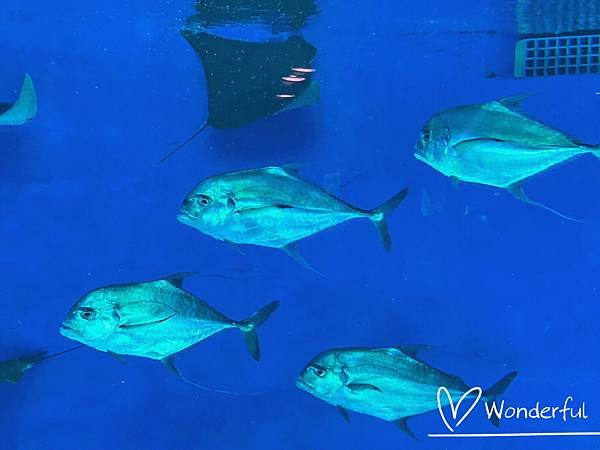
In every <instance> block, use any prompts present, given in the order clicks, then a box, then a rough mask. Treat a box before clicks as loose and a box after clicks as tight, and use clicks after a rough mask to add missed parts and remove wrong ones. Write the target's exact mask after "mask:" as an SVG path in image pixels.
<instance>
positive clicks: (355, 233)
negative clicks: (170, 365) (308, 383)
mask: <svg viewBox="0 0 600 450" xmlns="http://www.w3.org/2000/svg"><path fill="white" fill-rule="evenodd" d="M448 3H452V4H448ZM319 7H320V9H321V13H320V14H319V15H318V16H317V17H316V18H314V19H313V20H312V21H311V22H310V24H309V25H308V27H307V28H306V29H304V30H303V35H304V36H305V37H306V39H307V40H308V41H309V42H311V43H312V44H313V45H315V46H316V47H317V48H318V56H317V59H316V60H315V67H317V68H318V73H317V77H316V78H317V79H318V81H319V82H320V84H321V89H322V96H321V102H320V103H319V104H318V105H316V106H314V107H311V108H305V109H300V110H296V111H291V112H288V113H285V114H281V115H278V116H275V117H272V118H269V119H266V120H263V121H260V122H255V123H252V124H250V125H248V126H246V127H243V128H240V129H237V130H225V131H218V130H210V129H209V130H207V131H206V132H205V133H204V134H203V135H202V136H201V137H199V138H198V139H197V140H196V141H194V143H193V144H190V146H189V148H187V149H186V150H185V151H182V152H181V153H180V154H178V155H177V156H176V157H174V158H173V159H172V160H170V161H168V163H165V164H164V165H161V166H157V165H156V161H157V160H158V159H159V158H160V157H161V156H162V155H163V154H164V153H165V152H166V151H168V150H169V149H171V148H173V146H174V145H175V143H178V142H181V141H182V140H183V139H185V137H187V136H188V135H189V134H191V133H192V132H193V131H194V130H195V129H197V128H198V127H199V126H200V125H201V124H202V123H203V121H204V119H205V117H206V113H207V111H206V106H205V105H206V89H205V80H204V76H203V72H202V69H201V65H200V63H199V61H198V60H197V58H196V55H195V54H194V52H193V51H192V49H191V48H190V47H189V46H188V44H187V43H186V42H185V40H184V39H183V38H182V37H181V36H180V35H179V33H178V28H179V26H180V25H181V24H182V23H183V21H184V20H185V18H186V17H187V16H189V15H191V14H193V13H194V10H193V8H192V7H191V5H190V2H189V1H188V0H185V1H183V0H182V1H174V0H172V1H166V2H147V1H139V0H131V1H125V2H117V1H106V2H94V1H88V2H45V1H41V0H37V1H30V2H22V1H19V0H5V1H3V2H2V6H0V61H2V62H1V64H0V99H1V100H3V101H4V100H10V99H11V98H13V97H14V96H15V95H16V90H17V88H18V86H20V83H21V80H22V77H23V74H24V72H28V73H30V74H31V76H32V78H33V80H34V82H35V83H36V87H37V91H38V96H39V105H40V106H39V114H38V116H37V117H36V118H35V119H34V121H33V122H32V123H30V124H27V125H25V126H22V127H3V128H0V155H1V158H0V177H1V179H2V182H1V183H0V186H1V187H0V211H1V216H0V236H1V237H0V274H2V275H1V278H0V279H1V283H0V299H1V300H0V301H1V305H2V308H1V314H0V329H1V330H2V332H1V333H0V360H2V359H9V358H11V357H16V356H19V355H23V354H26V353H30V352H35V351H37V350H41V349H47V350H49V351H50V352H57V351H60V350H64V349H66V348H68V347H70V346H72V345H73V342H71V341H68V340H67V339H66V338H64V337H62V336H61V335H60V334H59V333H58V327H59V325H60V323H61V322H62V320H63V318H64V316H65V314H66V313H67V311H68V310H69V308H70V307H71V306H72V305H73V303H75V301H76V300H77V299H78V298H79V297H80V296H81V295H82V294H84V293H85V292H87V291H89V290H91V289H94V288H97V287H99V286H103V285H107V284H111V283H117V282H126V281H140V280H146V279H152V278H158V277H161V276H164V275H167V274H169V273H173V272H178V271H197V272H200V273H203V274H213V275H214V274H216V275H223V276H224V277H223V278H218V277H197V278H194V279H190V280H189V282H188V288H189V290H190V291H191V292H193V293H195V294H197V295H198V296H199V297H201V298H203V299H205V300H206V301H207V302H209V303H210V304H211V305H212V306H214V307H215V308H217V309H219V310H220V311H223V312H224V313H226V314H227V315H229V316H230V317H232V318H235V319H241V318H244V317H246V316H248V315H249V314H251V313H252V312H254V311H255V310H256V309H257V308H258V307H260V306H262V305H263V304H266V303H267V302H269V301H271V300H273V299H277V300H279V301H280V302H281V306H280V308H279V310H278V311H277V312H276V313H275V314H274V315H273V317H272V318H271V319H270V320H269V322H268V323H267V324H266V325H265V326H264V327H262V329H261V330H260V336H261V342H262V351H263V358H262V360H261V362H260V363H258V364H257V363H255V362H254V361H253V360H252V359H251V358H250V357H249V356H248V355H247V353H246V350H245V347H244V343H243V340H242V338H241V336H240V333H239V332H237V331H226V332H223V333H221V334H218V335H216V336H214V337H212V338H210V339H207V340H206V341H204V342H202V343H200V344H199V345H197V346H195V347H193V348H191V349H189V350H187V351H185V352H184V353H183V354H182V355H181V356H180V358H179V360H178V364H179V366H180V368H181V370H182V371H183V372H184V373H185V374H186V376H187V377H188V378H190V379H192V380H195V381H197V382H199V383H202V384H205V385H207V386H212V387H215V388H221V389H228V390H236V391H241V392H252V393H258V394H259V395H254V396H228V395H223V394H216V393H207V392H204V391H201V390H197V389H195V388H193V387H192V386H189V385H187V384H185V383H183V382H182V381H180V380H178V379H177V378H176V377H175V376H174V375H173V374H172V373H170V372H168V371H167V370H165V369H164V368H163V367H162V366H161V365H160V364H159V363H157V362H156V361H151V360H148V359H142V358H133V357H129V358H126V361H127V363H126V364H123V363H121V362H119V361H117V360H115V359H113V358H110V357H109V356H107V355H105V354H102V353H100V352H98V351H95V350H93V349H89V348H86V349H81V350H78V351H77V352H74V353H71V354H68V355H65V356H63V357H60V358H56V359H53V360H48V361H45V362H43V363H40V364H39V365H37V366H36V367H34V368H33V369H32V370H31V371H29V372H27V373H26V374H25V376H24V377H23V379H22V380H21V381H20V382H19V383H18V384H15V385H13V384H8V383H3V384H1V385H0V399H1V400H0V401H1V404H0V405H1V407H0V449H2V450H4V449H10V450H13V449H19V450H21V449H23V450H29V449H61V450H66V449H78V450H80V449H109V448H112V449H232V448H238V449H253V448H260V449H344V450H350V449H395V448H415V449H418V448H422V449H429V448H431V449H442V448H445V449H480V448H485V449H487V448H495V449H505V448H516V449H529V448H544V449H553V448H569V449H591V448H596V447H597V446H599V445H600V439H599V438H593V437H580V438H529V439H528V438H520V439H510V440H507V439H468V440H467V439H451V440H444V441H440V440H434V439H431V438H428V437H427V434H428V433H443V432H445V427H444V426H443V424H442V422H441V420H440V417H439V414H438V413H437V412H436V411H433V412H431V413H429V414H426V415H423V416H419V417H415V418H413V419H412V420H411V421H410V426H411V428H412V429H413V430H414V431H415V433H416V434H417V435H418V436H419V437H420V440H419V441H418V442H417V441H413V440H412V439H411V438H409V437H408V436H406V435H405V434H404V433H403V432H402V431H401V430H399V429H398V428H396V427H395V426H394V425H393V424H391V423H386V422H384V421H381V420H378V419H375V418H372V417H368V416H361V415H358V414H351V416H352V424H351V425H348V424H347V423H345V422H344V420H343V419H342V418H341V416H340V415H339V414H338V412H337V411H336V409H335V408H334V407H332V406H330V405H328V404H326V403H323V402H321V401H320V400H318V399H316V398H314V397H312V396H310V395H308V394H307V393H305V392H303V391H300V390H299V389H297V388H296V387H295V384H294V383H295V379H296V376H297V374H298V372H299V371H300V370H301V369H302V368H303V367H304V365H305V364H306V362H307V361H308V360H310V359H311V358H312V357H313V356H314V355H315V354H317V353H319V352H320V351H323V350H325V349H329V348H333V347H345V346H379V347H387V346H394V345H398V344H402V343H426V344H431V345H433V346H434V349H433V350H432V351H430V352H426V353H424V354H422V355H421V357H422V358H423V359H425V360H427V361H428V362H429V363H431V364H432V365H434V366H436V367H439V368H441V369H443V370H445V371H447V372H450V373H452V374H456V375H458V376H461V377H462V378H463V379H464V380H465V381H466V382H467V383H468V384H472V385H481V386H484V387H487V386H489V385H491V384H492V383H494V382H495V381H496V380H497V379H499V378H500V377H501V376H503V375H504V374H505V373H507V372H509V371H511V370H518V371H519V376H518V378H517V379H516V380H515V382H514V383H513V385H512V386H511V387H510V389H509V390H508V391H507V393H506V395H505V397H504V398H505V399H506V400H507V402H509V403H510V404H512V405H522V406H534V405H535V403H536V402H541V404H542V405H550V406H553V405H559V406H562V403H563V401H564V399H565V397H567V396H568V395H571V396H573V397H574V398H575V403H576V404H580V403H581V402H582V401H585V403H586V412H587V414H588V416H589V418H588V419H587V420H570V421H567V422H566V423H565V422H563V421H562V420H561V419H557V420H546V421H541V420H537V421H535V420H534V421H525V420H506V421H504V422H503V423H502V425H501V428H500V429H499V430H496V429H495V428H494V427H493V426H491V425H490V424H489V423H488V422H487V420H486V419H485V417H484V413H483V410H481V409H478V410H477V412H476V413H473V415H472V417H469V419H468V421H465V423H464V424H463V425H461V428H460V430H461V431H464V432H480V433H485V432H496V431H503V432H519V431H598V430H600V395H599V394H598V386H597V384H598V383H597V380H598V372H599V369H600V364H599V363H598V360H597V357H596V355H597V336H598V333H597V322H598V319H599V317H600V307H599V306H598V305H599V304H600V302H599V299H600V284H599V281H598V280H599V278H598V273H599V270H600V237H599V236H598V227H599V225H600V210H599V209H598V194H599V193H600V181H599V180H600V177H599V176H598V174H599V173H600V172H599V171H600V164H599V162H598V161H597V160H596V159H594V158H593V157H584V158H581V159H579V160H577V161H574V162H570V163H569V164H566V165H563V166H561V167H560V168H558V169H555V170H551V171H549V172H547V173H544V174H542V175H540V176H538V177H536V178H535V179H532V180H531V181H529V182H528V183H527V185H526V187H527V190H528V192H529V194H530V196H531V197H533V198H535V199H536V200H540V201H544V202H545V203H548V204H550V205H552V206H553V207H555V208H557V209H559V210H560V211H563V212H566V213H568V214H570V215H572V216H575V217H578V218H580V219H582V220H583V223H582V224H577V223H572V222H567V221H565V220H563V219H560V218H558V217H556V216H553V215H551V214H549V213H548V212H545V211H543V210H541V209H537V208H534V207H532V206H529V205H526V204H524V203H522V202H519V201H517V200H515V199H513V198H512V197H511V196H510V195H509V194H507V193H505V192H499V191H497V190H495V189H492V188H487V187H483V186H477V185H465V184H463V185H460V186H458V187H456V186H453V185H452V183H451V182H450V181H449V180H448V179H446V178H445V177H443V176H442V175H441V174H438V173H437V172H435V171H434V170H432V169H431V168H430V167H428V166H426V165H424V164H422V163H420V162H418V161H417V160H416V159H414V157H413V148H414V145H415V144H416V142H417V140H418V137H419V130H420V129H421V127H422V125H423V123H424V122H425V121H426V120H427V118H428V117H429V116H430V115H432V114H433V113H434V112H436V111H438V110H440V109H444V108H449V107H453V106H455V105H458V104H465V103H477V102H483V101H487V100H491V99H494V98H499V97H504V96H508V95H513V94H517V93H522V92H532V93H534V95H533V96H532V97H531V98H530V99H529V100H528V101H527V102H526V104H525V110H526V111H527V112H528V113H529V114H531V115H532V116H534V117H536V118H538V119H540V120H543V121H544V122H546V123H548V124H550V125H552V126H555V127H559V128H560V129H562V130H566V131H568V132H569V133H571V134H573V135H575V136H577V137H579V138H580V139H582V140H583V141H587V142H591V143H593V142H599V141H600V131H599V128H598V119H597V117H598V110H599V107H600V95H597V94H596V92H597V91H599V90H600V79H599V78H598V77H597V76H596V77H594V76H589V77H587V76H579V77H562V78H545V79H532V80H526V81H524V80H515V79H513V78H512V77H511V76H510V71H511V64H512V53H511V52H512V48H513V43H514V40H515V36H514V35H511V32H512V30H514V23H513V18H512V5H511V4H510V2H507V3H506V4H504V3H501V2H493V1H491V0H488V1H482V2H478V5H477V7H476V8H475V7H473V3H472V2H467V1H463V2H442V1H439V0H435V1H434V0H424V1H420V2H411V3H409V2H398V1H393V0H384V1H381V2H376V6H366V5H361V4H359V3H356V2H347V1H340V0H331V1H323V2H321V3H320V4H319ZM459 30H467V31H469V30H496V31H498V33H496V34H493V35H490V34H487V33H483V34H477V33H475V34H472V33H455V32H452V31H459ZM415 31H416V32H417V33H416V34H414V33H412V32H415ZM491 72H495V73H496V74H497V75H498V76H497V77H492V78H488V77H486V75H490V73H491ZM289 162H300V163H304V167H303V175H304V176H305V177H306V178H307V179H310V180H312V181H314V182H316V183H318V184H321V185H325V186H326V187H327V188H328V189H330V190H331V191H332V192H335V193H336V194H337V195H339V196H341V197H342V198H344V199H346V200H348V201H349V202H352V203H353V204H356V205H358V206H361V207H364V208H370V207H374V206H376V205H379V204H380V203H381V202H383V201H384V200H385V199H386V198H388V197H390V196H391V195H393V194H394V193H396V192H397V191H399V190H400V189H401V188H403V187H404V186H410V187H411V194H410V196H409V198H408V200H407V201H406V202H405V203H404V204H403V205H401V206H400V208H399V209H398V211H397V212H396V213H395V214H394V215H393V217H392V219H391V221H390V229H391V232H392V236H393V240H394V252H393V254H392V255H391V256H390V255H388V254H386V252H385V251H384V250H383V248H382V246H381V245H380V243H379V242H378V239H377V236H376V233H375V232H374V230H373V227H372V225H371V224H369V223H368V221H352V222H349V223H346V224H344V225H342V226H339V227H336V228H334V229H331V230H329V231H326V232H323V233H321V234H318V235H316V236H314V237H311V238H309V239H306V240H305V241H303V242H302V243H301V244H300V246H301V249H302V253H303V254H304V256H305V257H306V259H308V260H309V261H310V263H311V264H312V265H313V266H314V267H315V268H317V269H318V270H319V271H320V272H323V273H324V274H325V276H318V275H316V274H314V273H312V272H310V271H308V270H305V269H303V268H302V267H300V266H299V265H298V264H297V263H296V262H295V261H293V260H292V259H291V258H289V257H287V256H286V255H285V254H283V253H282V252H278V251H275V250H272V249H267V248H258V247H244V248H243V251H244V254H240V253H239V252H237V251H236V250H235V249H232V248H230V247H228V246H227V245H225V244H224V243H222V242H218V241H216V240H214V239H211V238H209V237H208V236H204V235H202V234H200V233H198V232H196V231H194V230H193V229H191V228H189V227H186V226H184V225H182V224H180V223H178V222H177V221H176V219H175V215H176V213H177V210H178V206H179V204H180V202H181V200H182V199H183V197H184V196H185V194H186V193H187V192H188V191H189V190H190V189H191V188H192V187H193V186H194V185H195V184H196V183H197V182H198V181H199V180H201V179H202V178H204V177H206V176H208V175H212V174H215V173H219V172H224V171H229V170H236V169H241V168H250V167H261V166H266V165H276V164H283V163H289ZM424 192H426V194H424ZM424 197H425V198H426V200H425V207H423V198H424ZM432 205H433V206H432Z"/></svg>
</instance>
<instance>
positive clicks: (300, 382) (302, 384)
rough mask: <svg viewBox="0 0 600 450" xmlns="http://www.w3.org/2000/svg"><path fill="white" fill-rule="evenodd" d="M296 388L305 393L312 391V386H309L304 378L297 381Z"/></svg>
mask: <svg viewBox="0 0 600 450" xmlns="http://www.w3.org/2000/svg"><path fill="white" fill-rule="evenodd" d="M296 387H298V388H300V389H302V390H304V391H311V390H312V386H311V385H310V384H308V383H307V382H306V381H304V380H303V379H302V378H298V379H297V380H296Z"/></svg>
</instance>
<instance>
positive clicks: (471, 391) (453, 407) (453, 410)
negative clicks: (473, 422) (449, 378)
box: [437, 386, 483, 432]
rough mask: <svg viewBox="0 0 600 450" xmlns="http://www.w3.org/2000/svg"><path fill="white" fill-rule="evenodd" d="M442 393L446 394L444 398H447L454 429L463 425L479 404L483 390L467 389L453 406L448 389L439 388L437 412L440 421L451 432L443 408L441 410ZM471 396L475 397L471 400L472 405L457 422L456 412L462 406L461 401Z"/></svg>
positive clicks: (451, 429) (477, 388) (452, 429)
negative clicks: (440, 418)
mask: <svg viewBox="0 0 600 450" xmlns="http://www.w3.org/2000/svg"><path fill="white" fill-rule="evenodd" d="M442 392H443V393H444V394H446V397H447V398H448V406H450V411H451V413H452V419H453V420H454V422H455V425H454V428H458V427H459V425H460V424H461V423H463V421H464V420H465V419H466V418H467V417H468V416H469V414H471V411H473V409H474V408H475V406H477V403H479V400H480V399H481V395H482V394H483V390H482V389H481V388H480V387H472V388H471V389H469V390H468V391H467V392H465V393H464V394H463V395H462V397H461V398H460V399H459V400H458V402H457V403H456V405H455V404H454V401H453V400H452V397H451V396H450V391H448V389H446V387H445V386H440V387H439V388H438V391H437V403H438V410H439V411H440V416H441V417H442V420H443V422H444V425H446V428H448V429H449V430H450V431H452V432H453V431H454V428H452V427H451V426H450V424H449V423H448V420H447V419H446V415H445V414H444V408H443V405H442V401H441V394H442ZM472 395H476V396H475V398H474V400H473V403H472V404H471V406H469V409H467V412H465V413H464V414H463V415H462V417H461V418H460V419H459V420H458V422H457V421H456V418H457V417H458V410H459V409H460V405H461V404H462V402H463V400H465V399H467V398H469V397H470V396H472Z"/></svg>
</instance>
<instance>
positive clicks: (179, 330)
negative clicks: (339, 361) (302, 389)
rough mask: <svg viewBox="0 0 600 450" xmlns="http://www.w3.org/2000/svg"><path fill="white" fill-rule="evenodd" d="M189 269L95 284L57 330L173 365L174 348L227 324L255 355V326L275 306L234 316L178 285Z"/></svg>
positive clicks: (105, 347) (92, 344) (177, 349)
mask: <svg viewBox="0 0 600 450" xmlns="http://www.w3.org/2000/svg"><path fill="white" fill-rule="evenodd" d="M188 275H190V274H186V273H181V274H175V275H171V276H169V277H166V278H164V279H160V280H154V281H146V282H140V283H128V284H120V285H112V286H107V287H103V288H99V289H96V290H94V291H92V292H90V293H88V294H86V295H84V296H83V297H82V298H81V299H79V300H78V301H77V303H75V305H74V306H73V308H71V310H70V311H69V313H68V314H67V317H66V319H65V320H64V322H63V324H62V326H61V327H60V332H61V334H62V335H63V336H66V337H68V338H69V339H73V340H75V341H79V342H81V343H83V344H85V345H88V346H90V347H93V348H95V349H97V350H100V351H103V352H109V353H111V354H113V355H134V356H142V357H145V358H151V359H157V360H161V361H162V362H163V364H165V365H166V366H167V367H168V368H169V369H171V370H173V371H175V372H176V373H177V374H179V372H178V371H177V370H176V368H175V366H174V363H173V359H174V358H173V357H174V355H175V354H176V353H178V352H180V351H182V350H184V349H186V348H188V347H190V346H192V345H194V344H196V343H197V342H200V341H202V340H204V339H206V338H208V337H210V336H212V335H213V334H216V333H218V332H220V331H222V330H225V329H228V328H237V329H239V330H240V331H242V333H243V334H244V340H245V341H246V345H247V347H248V351H249V352H250V354H251V355H252V357H253V358H254V359H255V360H257V361H258V360H259V359H260V348H259V344H258V335H257V333H256V329H257V327H258V326H260V325H262V324H263V323H264V322H265V321H266V320H267V319H268V317H269V316H270V315H271V313H272V312H273V311H274V310H275V309H276V308H277V306H278V302H272V303H270V304H268V305H267V306H265V307H263V308H262V309H260V310H259V311H258V312H257V313H255V314H254V315H253V316H252V317H250V318H248V319H245V320H242V321H239V322H238V321H235V320H231V319H229V318H227V317H226V316H225V315H223V314H221V313H220V312H219V311H217V310H215V309H214V308H212V307H211V306H210V305H208V304H207V303H205V302H203V301H202V300H200V299H199V298H197V297H195V296H194V295H192V294H191V293H189V292H187V291H185V290H184V289H183V286H182V284H183V281H184V279H185V278H186V277H187V276H188Z"/></svg>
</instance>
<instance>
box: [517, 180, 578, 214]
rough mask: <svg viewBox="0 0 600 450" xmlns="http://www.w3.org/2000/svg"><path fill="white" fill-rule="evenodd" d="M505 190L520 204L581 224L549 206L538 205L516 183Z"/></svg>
mask: <svg viewBox="0 0 600 450" xmlns="http://www.w3.org/2000/svg"><path fill="white" fill-rule="evenodd" d="M506 190H507V191H508V192H510V193H511V194H512V196H513V197H515V198H516V199H518V200H521V201H522V202H525V203H527V204H529V205H533V206H537V207H538V208H542V209H545V210H546V211H549V212H551V213H553V214H556V215H557V216H558V217H562V218H563V219H566V220H570V221H572V222H578V223H581V220H579V219H575V218H573V217H569V216H567V215H565V214H563V213H561V212H559V211H557V210H555V209H553V208H550V207H549V206H546V205H544V204H543V203H539V202H536V201H533V200H531V199H530V198H529V197H528V196H527V194H525V191H524V190H523V187H522V186H521V185H520V184H518V183H516V184H511V185H510V186H508V187H507V188H506Z"/></svg>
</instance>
